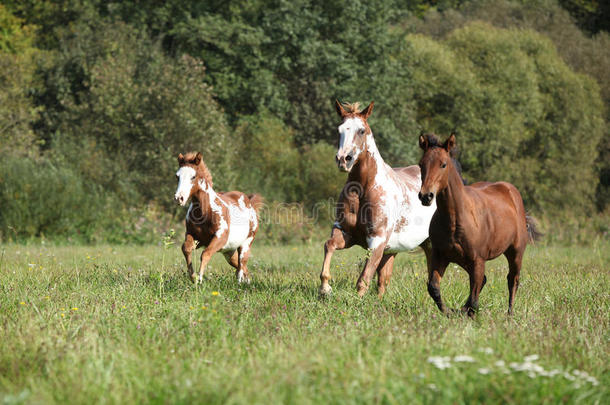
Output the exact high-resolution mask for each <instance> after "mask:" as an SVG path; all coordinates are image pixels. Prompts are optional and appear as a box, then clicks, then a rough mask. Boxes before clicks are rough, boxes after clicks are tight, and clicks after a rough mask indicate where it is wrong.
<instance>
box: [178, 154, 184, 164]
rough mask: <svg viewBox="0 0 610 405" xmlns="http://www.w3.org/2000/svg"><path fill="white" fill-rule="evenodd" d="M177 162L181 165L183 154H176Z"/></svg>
mask: <svg viewBox="0 0 610 405" xmlns="http://www.w3.org/2000/svg"><path fill="white" fill-rule="evenodd" d="M178 164H179V165H180V166H182V165H183V164H184V155H183V154H182V153H180V154H179V155H178Z"/></svg>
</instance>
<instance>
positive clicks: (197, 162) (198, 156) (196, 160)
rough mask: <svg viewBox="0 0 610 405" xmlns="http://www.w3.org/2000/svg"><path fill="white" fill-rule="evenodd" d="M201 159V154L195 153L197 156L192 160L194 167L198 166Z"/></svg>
mask: <svg viewBox="0 0 610 405" xmlns="http://www.w3.org/2000/svg"><path fill="white" fill-rule="evenodd" d="M201 157H202V156H201V152H197V154H196V155H195V159H194V160H193V163H194V164H195V166H198V165H199V163H201Z"/></svg>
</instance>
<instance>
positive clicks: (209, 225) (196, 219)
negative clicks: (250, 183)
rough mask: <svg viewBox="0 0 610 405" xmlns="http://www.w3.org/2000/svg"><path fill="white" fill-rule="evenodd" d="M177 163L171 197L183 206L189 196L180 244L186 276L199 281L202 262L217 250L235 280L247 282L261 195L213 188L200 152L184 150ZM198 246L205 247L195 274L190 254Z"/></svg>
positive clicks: (204, 264) (203, 264)
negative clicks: (186, 151) (184, 260)
mask: <svg viewBox="0 0 610 405" xmlns="http://www.w3.org/2000/svg"><path fill="white" fill-rule="evenodd" d="M178 165H179V168H178V171H177V172H176V179H177V180H178V188H177V190H176V194H175V195H174V200H175V201H176V202H178V203H179V204H180V205H181V206H185V205H186V203H187V202H188V201H189V199H191V198H192V202H191V204H190V205H189V208H188V210H187V213H186V219H185V227H186V232H185V236H184V243H183V244H182V253H183V254H184V258H185V259H186V266H187V271H188V274H189V277H190V279H191V280H192V281H193V282H194V283H195V284H197V283H198V282H202V281H203V274H204V272H205V268H206V265H207V264H208V262H209V261H210V259H211V257H212V255H213V254H214V253H216V252H218V251H220V252H222V253H223V254H224V256H225V258H226V260H227V262H229V264H230V265H231V266H233V267H234V268H235V275H236V277H237V281H238V282H239V283H241V282H244V281H245V282H249V281H250V276H249V274H248V267H247V264H248V259H249V257H250V248H251V246H252V242H253V241H254V237H255V236H256V231H257V230H258V211H259V209H260V207H261V205H262V202H263V200H262V197H261V196H260V195H258V194H250V195H246V194H244V193H241V192H239V191H229V192H224V193H222V192H218V193H217V192H216V191H214V189H213V183H212V175H211V174H210V172H209V170H208V168H207V166H206V165H205V163H204V162H203V160H202V155H201V153H200V152H197V153H187V154H186V156H184V155H182V153H181V154H179V155H178ZM200 246H205V249H204V251H203V252H202V253H201V263H200V266H199V276H198V277H197V275H196V274H195V272H194V271H193V265H192V261H191V254H192V252H193V250H194V249H196V248H199V247H200Z"/></svg>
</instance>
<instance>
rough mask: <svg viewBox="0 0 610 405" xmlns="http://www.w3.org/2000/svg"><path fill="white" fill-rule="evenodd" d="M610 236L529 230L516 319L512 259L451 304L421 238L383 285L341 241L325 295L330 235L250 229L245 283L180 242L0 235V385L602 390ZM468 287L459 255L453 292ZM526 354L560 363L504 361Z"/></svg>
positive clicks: (455, 393)
mask: <svg viewBox="0 0 610 405" xmlns="http://www.w3.org/2000/svg"><path fill="white" fill-rule="evenodd" d="M255 245H256V244H255ZM198 252H200V251H198ZM609 252H610V246H609V245H608V244H607V243H605V244H601V245H599V246H596V247H588V248H586V247H585V248H580V247H570V248H560V247H542V246H540V247H535V246H530V247H528V250H527V252H526V259H525V261H524V269H523V272H522V278H521V287H520V289H519V292H518V294H517V298H516V304H515V315H514V316H513V317H512V318H509V317H507V316H506V310H507V300H508V293H507V288H506V274H507V265H506V262H505V260H504V259H498V260H496V261H493V262H490V263H488V265H487V273H486V274H487V277H488V283H487V286H486V287H485V289H484V290H483V292H482V294H481V299H480V305H481V308H480V312H479V314H478V315H477V317H476V319H474V320H471V319H468V318H464V317H454V318H446V317H444V316H441V314H440V313H439V312H438V310H437V309H436V306H435V305H434V304H433V301H432V299H431V298H430V297H429V296H428V293H427V290H426V275H425V259H424V257H423V255H421V254H402V255H399V256H398V260H397V263H396V266H395V268H394V276H393V279H392V282H391V284H390V287H389V289H388V292H387V293H386V295H385V297H384V299H383V300H381V301H380V300H378V299H377V296H376V293H375V288H374V287H373V288H371V291H370V293H369V294H367V296H365V297H364V299H359V298H358V297H357V295H356V293H355V282H356V279H357V277H358V274H359V271H360V267H361V262H360V261H361V259H362V258H363V257H364V251H363V250H361V249H359V248H353V249H350V250H348V251H343V252H337V253H336V254H335V257H334V260H333V266H332V267H333V268H332V273H333V277H334V278H333V281H332V286H333V289H334V291H333V295H332V296H331V297H330V298H329V299H327V300H319V299H318V297H317V288H318V284H319V278H318V274H319V270H320V265H321V262H322V244H321V243H319V244H314V245H306V246H284V247H265V246H261V247H256V246H255V248H254V251H253V258H252V260H251V261H250V271H251V275H252V283H251V284H250V285H247V286H243V285H237V283H236V282H235V278H234V272H233V270H232V269H231V268H229V266H228V265H227V264H226V263H225V262H224V259H223V258H222V257H220V256H219V255H217V256H216V257H214V259H213V260H212V262H211V266H210V268H209V271H208V273H207V278H206V280H205V282H204V284H203V286H201V287H199V288H196V287H195V286H193V285H192V284H191V283H190V282H189V281H188V280H187V278H186V276H185V274H184V265H183V258H182V255H181V253H180V249H179V247H177V246H172V247H171V248H170V249H168V250H164V249H163V247H156V246H151V247H118V246H117V247H114V246H103V247H45V246H32V247H26V246H20V245H3V246H2V245H0V257H1V258H0V289H1V293H0V400H3V401H4V403H22V402H23V403H142V402H144V403H150V402H152V403H192V402H197V403H206V404H211V403H265V404H267V403H316V404H317V403H366V404H370V403H388V404H394V403H396V404H406V403H457V404H461V403H472V402H474V401H477V402H482V401H484V402H486V403H498V402H503V403H541V402H542V403H557V402H568V403H581V402H585V403H609V402H610V391H609V389H608V387H609V386H610V372H609V366H608V364H609V353H610V329H609V326H610V325H609V322H608V321H609V313H610V308H609V306H610V297H609V288H608V287H610V272H609V263H610V260H609V259H610V257H609V254H610V253H609ZM162 263H165V267H164V268H163V267H162ZM451 266H453V265H451ZM467 286H468V280H467V276H466V273H465V272H464V271H463V270H461V269H459V270H458V269H454V268H453V267H450V268H449V269H448V271H447V274H446V276H445V278H444V279H443V282H442V283H441V290H442V293H443V297H444V299H445V300H446V302H447V303H448V304H449V306H451V307H459V306H461V304H462V303H463V301H465V299H466V296H467V288H468V287H467ZM215 291H216V292H218V295H214V292H215ZM533 354H536V355H538V356H539V358H538V360H536V361H534V363H535V364H537V365H539V366H540V367H542V368H543V369H544V370H546V371H552V370H557V371H555V372H556V373H557V372H560V373H561V374H559V375H555V376H553V377H548V376H543V375H540V373H537V372H535V371H533V372H529V373H528V372H527V371H515V370H514V368H515V367H516V366H515V365H513V367H511V366H510V363H511V362H514V363H519V364H522V363H523V362H524V358H525V357H526V356H528V355H533ZM458 355H468V356H471V357H472V358H473V359H474V362H472V363H468V362H465V363H459V362H455V361H453V358H454V357H455V356H458ZM432 356H449V357H451V359H452V360H451V362H450V365H451V366H450V367H449V368H447V369H439V368H437V367H436V366H435V365H434V364H433V363H431V362H429V358H430V357H432ZM498 361H504V362H505V364H506V367H499V366H497V365H496V362H498ZM479 369H488V371H489V374H482V373H481V372H479ZM574 370H580V371H583V372H586V373H588V375H590V376H592V377H594V378H595V379H596V380H597V382H598V383H597V384H594V383H593V382H591V381H593V379H590V380H591V381H588V380H587V379H586V378H585V377H583V376H582V375H579V376H576V377H574V375H575V373H574ZM483 371H485V370H483ZM564 373H568V374H567V377H566V375H564ZM576 374H578V372H576Z"/></svg>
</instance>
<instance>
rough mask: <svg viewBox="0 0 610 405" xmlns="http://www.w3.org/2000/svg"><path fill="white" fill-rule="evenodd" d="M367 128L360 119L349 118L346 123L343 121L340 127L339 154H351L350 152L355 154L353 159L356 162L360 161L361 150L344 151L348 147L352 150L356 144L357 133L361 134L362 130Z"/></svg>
mask: <svg viewBox="0 0 610 405" xmlns="http://www.w3.org/2000/svg"><path fill="white" fill-rule="evenodd" d="M365 129H366V126H365V125H364V122H363V121H362V119H361V118H359V117H352V118H348V119H346V120H345V121H343V123H342V124H341V125H339V128H338V130H339V134H340V135H341V136H340V139H339V150H338V151H337V154H345V155H347V154H349V153H350V152H354V154H353V156H352V157H353V158H354V160H357V159H358V155H360V153H361V152H362V151H361V150H360V149H354V150H344V149H345V147H346V145H347V147H349V148H352V144H353V142H354V136H356V134H357V133H359V132H360V131H361V130H365Z"/></svg>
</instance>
